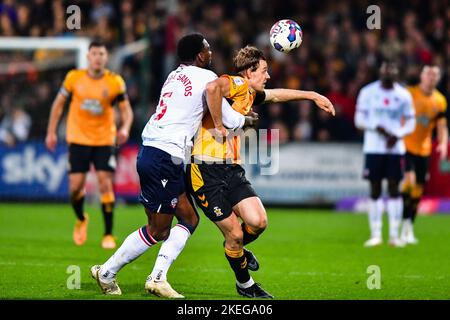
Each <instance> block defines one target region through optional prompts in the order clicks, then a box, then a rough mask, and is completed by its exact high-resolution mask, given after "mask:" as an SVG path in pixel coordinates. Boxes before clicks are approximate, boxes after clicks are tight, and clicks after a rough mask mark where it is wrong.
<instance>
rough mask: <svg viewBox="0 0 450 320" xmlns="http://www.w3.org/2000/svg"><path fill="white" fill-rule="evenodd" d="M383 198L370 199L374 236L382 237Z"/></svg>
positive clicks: (371, 223) (370, 215)
mask: <svg viewBox="0 0 450 320" xmlns="http://www.w3.org/2000/svg"><path fill="white" fill-rule="evenodd" d="M383 209H384V203H383V199H381V198H379V199H377V200H373V199H370V200H369V226H370V233H371V237H372V238H381V228H382V226H383Z"/></svg>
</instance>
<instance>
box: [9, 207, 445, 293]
mask: <svg viewBox="0 0 450 320" xmlns="http://www.w3.org/2000/svg"><path fill="white" fill-rule="evenodd" d="M87 211H88V212H90V217H91V223H90V226H89V236H88V241H87V243H86V244H85V245H84V246H83V247H76V246H75V245H74V244H73V243H72V227H73V223H74V214H73V213H72V212H71V209H70V207H69V206H68V205H62V204H61V205H54V204H52V205H50V204H0V299H159V298H157V297H154V296H150V295H147V294H146V293H145V292H144V282H145V279H146V277H147V275H148V274H149V273H150V271H151V269H152V267H153V263H154V261H155V257H156V254H157V252H158V250H159V245H158V246H157V247H153V248H151V249H150V250H149V251H148V252H147V253H146V254H144V255H143V256H142V257H140V258H139V259H138V260H136V261H135V262H133V263H132V264H130V265H128V266H126V267H125V268H124V269H122V271H121V272H120V273H119V275H118V281H119V284H120V286H121V288H122V291H123V295H122V296H120V297H106V296H103V295H102V294H101V293H100V291H99V289H98V287H97V285H96V283H95V282H94V280H93V279H91V277H90V275H89V267H90V266H91V265H93V264H101V263H103V262H104V261H106V259H107V258H108V257H109V256H110V255H111V254H112V252H113V251H106V250H103V249H102V248H101V247H100V240H101V234H102V231H103V223H102V217H101V213H100V210H99V208H98V207H96V206H94V207H88V208H87ZM268 216H269V227H268V229H267V230H266V231H265V233H264V234H263V235H262V236H261V237H260V238H259V239H258V240H257V241H256V242H255V243H253V244H250V245H249V246H248V248H249V249H251V250H253V252H254V253H255V254H256V255H257V257H258V259H259V262H260V264H261V268H260V270H259V271H257V272H253V273H252V276H253V278H254V279H255V280H256V281H257V282H259V283H261V284H262V285H263V287H264V288H265V289H266V290H268V291H269V292H270V293H272V294H273V295H274V296H275V298H276V299H295V300H303V299H450V247H449V244H450V242H449V240H448V239H450V215H437V216H430V217H419V219H418V223H417V224H416V235H417V237H418V238H419V240H420V243H419V245H417V246H408V247H406V248H401V249H398V248H391V247H389V246H388V245H387V244H384V245H383V246H381V247H377V248H364V247H363V245H362V244H363V242H364V241H365V240H367V237H368V222H367V217H366V215H355V214H341V213H339V214H337V213H333V212H332V211H328V210H306V209H303V210H300V209H272V208H270V209H268ZM145 222H146V217H145V214H144V212H143V210H142V208H141V207H140V206H119V207H118V208H117V209H116V217H115V233H116V236H117V237H118V242H119V243H121V242H122V241H123V240H124V238H125V237H126V236H127V235H128V234H129V233H131V232H132V231H134V230H136V229H137V228H138V227H139V226H142V225H143V224H145ZM386 229H387V224H386V220H385V225H384V230H385V239H386V237H387V235H386ZM71 265H76V266H79V267H80V270H81V288H80V289H78V290H77V289H68V288H67V279H68V277H69V276H70V274H68V273H67V268H68V267H69V266H71ZM371 265H377V266H379V267H380V272H381V288H380V289H378V290H377V289H373V290H369V289H368V287H367V280H368V277H369V276H370V275H371V274H369V273H368V272H367V268H368V267H369V266H371ZM169 281H170V283H171V284H172V286H173V287H174V288H175V289H176V290H177V291H179V292H180V293H182V294H184V295H185V296H186V298H187V299H203V300H206V299H215V300H227V299H239V298H240V297H239V296H238V295H237V293H236V291H235V286H234V276H233V274H232V271H231V269H230V268H229V266H228V262H227V261H226V259H225V257H224V253H223V248H222V235H221V234H220V233H219V230H218V229H217V228H216V227H215V226H214V225H213V224H212V223H211V222H210V221H209V220H207V218H206V217H205V216H204V215H203V214H202V213H201V220H200V225H199V227H198V229H197V231H196V233H195V234H194V236H193V237H192V238H191V239H190V240H189V242H188V243H187V245H186V247H185V250H184V251H183V252H182V254H181V255H180V257H179V258H178V259H177V260H176V261H175V263H174V265H173V266H172V268H171V270H170V271H169Z"/></svg>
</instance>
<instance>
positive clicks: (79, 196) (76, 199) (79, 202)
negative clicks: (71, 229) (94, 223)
mask: <svg viewBox="0 0 450 320" xmlns="http://www.w3.org/2000/svg"><path fill="white" fill-rule="evenodd" d="M70 203H71V204H72V208H73V211H74V212H75V215H76V216H77V219H78V220H81V221H84V219H85V217H84V193H83V192H80V193H75V194H72V195H71V196H70Z"/></svg>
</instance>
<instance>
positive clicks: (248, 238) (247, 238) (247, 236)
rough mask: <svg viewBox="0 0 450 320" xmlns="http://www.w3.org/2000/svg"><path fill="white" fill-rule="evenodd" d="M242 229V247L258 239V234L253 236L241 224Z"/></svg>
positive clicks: (243, 224)
mask: <svg viewBox="0 0 450 320" xmlns="http://www.w3.org/2000/svg"><path fill="white" fill-rule="evenodd" d="M241 227H242V233H243V234H244V239H243V244H244V246H245V245H247V244H249V243H250V242H253V241H255V240H256V239H258V237H259V234H255V233H253V232H252V231H251V230H250V229H249V228H248V226H246V225H245V223H244V222H242V224H241Z"/></svg>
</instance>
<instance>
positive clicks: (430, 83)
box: [400, 66, 448, 244]
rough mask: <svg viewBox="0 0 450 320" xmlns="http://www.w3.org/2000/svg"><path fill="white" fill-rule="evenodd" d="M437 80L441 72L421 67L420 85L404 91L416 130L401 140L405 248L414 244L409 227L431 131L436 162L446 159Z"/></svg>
mask: <svg viewBox="0 0 450 320" xmlns="http://www.w3.org/2000/svg"><path fill="white" fill-rule="evenodd" d="M440 78H441V71H440V69H439V67H438V66H424V67H423V69H422V72H421V74H420V83H419V84H418V85H416V86H413V87H410V88H408V90H409V92H410V93H411V95H412V97H413V101H414V106H415V109H416V128H415V130H414V132H413V133H411V134H410V135H408V136H406V137H405V145H406V172H405V178H404V180H403V186H402V195H403V202H404V206H403V226H402V231H401V236H400V237H401V239H402V240H403V241H404V242H405V243H407V244H416V243H417V242H418V241H417V239H416V237H415V236H414V230H413V223H414V220H415V217H416V214H417V207H418V205H419V202H420V198H421V197H422V194H423V189H424V185H425V182H426V180H427V175H428V162H429V158H430V154H431V146H432V135H433V130H434V128H437V138H438V145H437V151H438V153H439V156H440V160H444V159H446V158H447V146H448V145H447V143H448V128H447V119H446V117H445V111H446V108H447V101H446V99H445V97H444V96H443V95H442V94H441V93H440V92H439V91H438V90H436V85H437V84H438V83H439V80H440Z"/></svg>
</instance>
